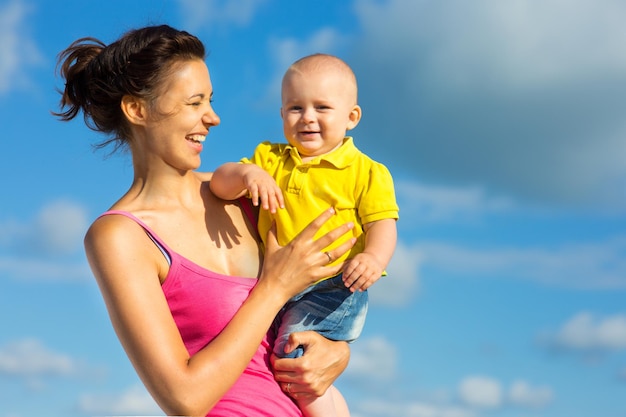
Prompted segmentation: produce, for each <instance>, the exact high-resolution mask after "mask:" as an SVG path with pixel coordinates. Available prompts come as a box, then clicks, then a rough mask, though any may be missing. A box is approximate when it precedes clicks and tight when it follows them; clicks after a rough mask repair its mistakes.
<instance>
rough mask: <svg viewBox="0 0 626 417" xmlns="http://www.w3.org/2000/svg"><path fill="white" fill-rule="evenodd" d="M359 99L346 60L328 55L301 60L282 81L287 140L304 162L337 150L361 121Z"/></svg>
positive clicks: (283, 115) (283, 113) (284, 129)
mask: <svg viewBox="0 0 626 417" xmlns="http://www.w3.org/2000/svg"><path fill="white" fill-rule="evenodd" d="M356 99H357V88H356V81H355V79H354V75H353V74H352V71H351V70H350V68H349V67H348V66H347V65H346V64H345V63H343V61H341V60H339V59H338V58H335V57H331V56H326V55H319V56H311V57H307V58H305V59H304V60H301V61H298V62H297V63H296V64H294V65H292V66H291V67H290V68H289V70H287V73H286V74H285V77H284V78H283V84H282V107H281V116H282V118H283V132H284V135H285V139H287V141H288V142H289V144H290V145H292V146H294V147H295V148H297V149H298V152H299V153H300V155H301V157H302V159H303V160H304V161H306V160H309V159H312V158H314V157H316V156H319V155H323V154H326V153H328V152H331V151H333V150H335V149H337V148H338V147H339V146H341V144H342V142H343V138H344V137H345V136H346V131H348V130H350V129H352V128H354V127H355V126H356V125H357V124H358V122H359V120H360V118H361V108H360V107H359V106H358V105H357V104H356Z"/></svg>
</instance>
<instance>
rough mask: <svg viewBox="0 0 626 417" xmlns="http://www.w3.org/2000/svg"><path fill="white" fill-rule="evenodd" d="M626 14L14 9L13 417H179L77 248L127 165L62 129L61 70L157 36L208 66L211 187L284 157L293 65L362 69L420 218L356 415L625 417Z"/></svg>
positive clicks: (121, 6) (6, 265)
mask: <svg viewBox="0 0 626 417" xmlns="http://www.w3.org/2000/svg"><path fill="white" fill-rule="evenodd" d="M624 17H626V2H624V1H622V0H571V1H567V2H564V1H562V0H505V1H503V0H475V1H465V0H445V1H436V0H386V1H383V0H353V1H343V2H339V1H330V0H323V1H311V2H297V1H278V0H231V1H228V2H226V1H202V2H201V1H192V0H179V1H165V0H155V1H147V0H144V1H141V0H137V1H134V2H127V1H123V2H122V1H117V0H116V1H107V2H88V1H76V0H72V1H64V2H57V1H51V0H50V1H46V0H9V1H6V0H0V114H1V120H2V133H1V135H2V145H3V150H2V153H1V154H0V162H1V163H0V184H1V185H2V190H3V193H2V194H3V197H2V203H0V282H1V284H2V290H0V316H1V317H2V319H1V321H0V323H1V324H0V417H27V416H51V417H54V416H75V417H84V416H103V415H160V414H162V413H160V412H159V410H158V409H157V408H156V406H155V405H154V403H153V402H152V400H151V399H150V397H149V396H148V395H147V394H146V392H145V390H144V389H143V388H142V386H141V383H140V382H139V380H138V378H137V377H136V376H135V373H134V371H133V369H132V367H131V366H130V364H129V362H128V360H127V359H126V356H125V355H124V352H123V351H122V349H121V348H120V346H119V342H118V341H117V339H116V337H115V335H114V333H113V331H112V329H111V326H110V324H109V321H108V317H107V315H106V311H105V309H104V306H103V302H102V300H101V298H100V295H99V293H98V290H97V288H96V285H95V282H94V280H93V278H92V276H91V273H90V271H89V268H88V266H87V264H86V261H85V257H84V254H83V250H82V236H83V234H84V232H85V230H86V228H87V226H88V224H89V223H90V222H91V221H92V220H93V219H94V218H95V217H96V216H97V215H98V214H99V213H101V212H103V211H104V210H106V209H107V208H108V206H109V205H110V204H112V203H113V202H114V201H115V199H116V198H117V197H119V196H120V195H121V194H122V193H123V192H124V191H125V190H126V187H128V185H129V184H130V179H131V176H132V171H131V166H130V162H129V159H128V155H125V154H117V155H113V156H110V157H107V154H106V152H98V153H94V151H93V150H92V147H91V145H92V144H93V143H95V142H96V141H98V140H99V139H101V137H99V136H98V135H97V134H96V133H94V132H92V131H90V130H88V129H87V128H85V127H84V126H83V124H82V121H81V120H76V121H74V122H71V123H61V122H59V121H57V120H55V119H54V118H53V117H51V115H50V111H51V110H56V109H57V103H58V94H57V93H56V92H55V89H56V88H58V87H60V80H59V79H58V78H57V77H55V72H54V70H55V57H56V55H57V53H58V52H60V51H61V50H62V49H63V48H65V47H66V46H67V45H69V43H70V42H72V41H73V40H75V39H76V38H79V37H83V36H94V37H97V38H100V39H102V40H103V41H105V42H111V41H113V40H115V39H116V38H117V37H118V36H119V35H120V34H121V33H122V32H124V31H126V30H128V29H130V28H134V27H137V26H143V25H146V24H157V23H158V24H160V23H168V24H171V25H173V26H175V27H178V28H181V29H186V30H189V31H191V32H192V33H194V34H196V35H197V36H199V37H200V38H201V39H202V40H203V41H204V42H205V44H206V45H207V47H208V49H209V50H210V56H209V58H208V60H207V62H208V65H209V69H210V71H211V75H212V79H213V83H214V87H215V102H214V106H215V108H216V111H217V112H218V114H219V115H220V116H221V119H222V124H221V125H220V126H219V127H218V128H215V129H213V130H211V135H210V136H209V138H208V139H207V142H206V143H205V150H204V154H203V164H202V169H203V170H212V169H214V167H215V166H217V165H218V164H220V163H221V162H224V161H227V160H238V159H239V158H240V157H242V156H248V155H250V153H251V151H252V149H253V147H254V145H255V144H256V143H257V142H258V141H260V140H280V139H281V132H282V128H281V122H280V118H279V110H278V108H279V100H278V98H279V89H278V87H279V84H278V83H279V80H280V77H281V75H282V72H283V71H284V70H285V68H286V66H287V65H288V64H289V63H290V62H292V61H293V60H295V59H296V58H299V57H301V56H303V55H306V54H309V53H312V52H328V53H333V54H336V55H339V56H340V57H342V58H344V59H345V60H346V61H347V62H348V63H349V64H350V65H351V66H352V67H353V68H354V70H355V72H356V74H357V77H358V80H359V86H360V104H361V106H362V108H363V119H362V121H361V124H360V125H359V126H358V127H357V129H355V130H354V131H353V134H354V136H355V141H356V144H357V145H358V146H359V147H360V148H361V149H362V150H363V151H365V152H366V153H368V154H369V155H370V156H372V157H373V158H375V159H377V160H379V161H381V162H383V163H385V164H386V165H387V166H388V167H389V169H390V170H391V172H392V174H393V175H394V177H395V180H396V188H397V196H398V201H399V204H400V209H401V212H400V216H401V218H400V221H399V223H398V228H399V244H398V248H397V251H396V254H395V256H394V258H393V260H392V263H391V265H390V266H389V268H388V270H389V276H388V277H386V278H384V279H383V280H381V281H379V283H377V284H376V286H375V287H373V288H372V290H371V307H370V313H369V316H368V321H367V324H366V329H365V331H364V334H363V336H362V338H361V339H360V340H359V341H357V342H356V343H355V344H354V345H353V346H352V352H353V353H352V360H351V363H350V366H349V368H348V369H347V370H346V372H345V373H344V375H342V377H341V378H340V379H339V381H338V386H339V388H340V389H341V390H342V392H343V393H344V394H345V396H346V397H347V399H348V402H349V404H350V406H351V409H352V415H353V416H354V417H388V416H400V417H590V416H598V417H618V416H620V417H623V416H624V415H626V400H625V398H626V303H625V300H626V159H625V156H626V117H625V113H624V109H626V48H625V47H624V45H626V25H624Z"/></svg>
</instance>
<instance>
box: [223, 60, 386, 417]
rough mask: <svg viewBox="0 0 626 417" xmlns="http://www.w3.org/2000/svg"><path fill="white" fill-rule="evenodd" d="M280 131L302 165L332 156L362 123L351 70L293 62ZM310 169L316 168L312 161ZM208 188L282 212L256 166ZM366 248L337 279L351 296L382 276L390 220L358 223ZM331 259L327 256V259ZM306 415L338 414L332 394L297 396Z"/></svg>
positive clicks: (330, 63) (227, 167)
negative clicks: (341, 281)
mask: <svg viewBox="0 0 626 417" xmlns="http://www.w3.org/2000/svg"><path fill="white" fill-rule="evenodd" d="M280 114H281V117H282V120H283V133H284V137H285V139H286V140H287V142H288V143H289V144H290V145H291V146H293V147H294V148H296V149H297V150H298V154H299V156H300V158H301V159H302V162H304V163H307V162H312V161H313V160H314V159H316V158H318V157H320V156H322V155H327V154H329V153H331V152H332V151H334V150H336V149H338V148H339V147H340V146H341V145H342V144H343V142H344V138H345V137H346V133H347V131H349V130H351V129H353V128H355V127H356V126H357V124H358V123H359V121H360V120H361V108H360V107H359V105H358V104H357V85H356V79H355V77H354V74H353V72H352V70H351V69H350V68H349V67H348V66H347V65H345V64H344V63H343V61H341V60H338V59H335V58H334V57H330V56H326V55H314V56H310V57H307V58H305V59H303V60H300V61H298V62H296V63H295V64H294V65H292V66H291V67H290V68H289V69H288V70H287V72H286V74H285V76H284V77H283V82H282V107H281V109H280ZM311 169H316V168H315V162H312V167H311ZM211 189H212V190H213V191H214V192H215V193H216V194H217V195H219V196H221V197H222V198H226V199H234V198H237V197H240V196H242V195H245V194H249V195H250V197H251V199H252V202H253V203H254V204H255V205H258V204H260V205H261V207H262V208H263V209H265V210H269V211H270V212H275V211H276V210H278V209H281V208H284V198H283V194H282V190H281V189H280V188H279V186H278V184H277V182H276V180H275V179H274V178H273V177H272V176H271V175H270V174H269V173H267V172H266V171H264V170H263V169H262V168H261V167H259V166H258V165H255V164H239V163H227V164H223V165H221V166H220V167H219V168H217V169H216V171H215V173H214V180H213V181H212V185H211ZM363 229H364V231H365V247H364V250H363V251H361V252H360V253H357V254H356V255H354V256H353V257H352V258H350V259H348V260H347V261H346V262H345V263H344V267H343V268H342V279H343V282H344V284H345V286H346V287H347V288H349V289H350V291H352V292H356V291H365V290H367V289H368V288H369V287H370V286H371V285H373V284H374V283H375V282H376V281H377V280H378V279H379V278H380V277H381V276H382V274H383V272H384V269H385V268H386V266H387V264H388V263H389V261H390V259H391V256H392V255H393V251H394V249H395V242H396V239H397V231H396V221H395V219H391V218H390V219H383V220H379V221H375V222H370V223H366V224H363ZM333 259H336V258H333V257H332V256H331V255H329V259H328V260H329V261H330V262H332V260H333ZM297 403H298V405H299V406H300V408H301V409H302V411H303V413H304V415H305V416H306V417H319V416H324V417H329V416H337V415H340V414H338V413H337V408H336V405H335V404H334V400H333V398H332V395H326V396H323V397H321V398H298V399H297Z"/></svg>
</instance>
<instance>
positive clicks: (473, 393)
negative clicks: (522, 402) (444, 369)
mask: <svg viewBox="0 0 626 417" xmlns="http://www.w3.org/2000/svg"><path fill="white" fill-rule="evenodd" d="M459 397H460V398H461V400H462V401H463V402H464V403H465V404H468V405H470V406H472V407H478V408H497V407H499V406H501V405H502V401H503V393H502V385H501V384H500V382H499V381H497V380H495V379H493V378H490V377H485V376H468V377H466V378H465V379H463V380H462V381H461V383H460V384H459Z"/></svg>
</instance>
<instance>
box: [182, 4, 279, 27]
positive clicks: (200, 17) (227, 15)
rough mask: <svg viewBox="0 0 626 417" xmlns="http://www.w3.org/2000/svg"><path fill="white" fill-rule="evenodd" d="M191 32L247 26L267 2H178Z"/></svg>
mask: <svg viewBox="0 0 626 417" xmlns="http://www.w3.org/2000/svg"><path fill="white" fill-rule="evenodd" d="M178 2H179V3H180V6H181V9H182V14H183V16H184V18H185V21H186V26H187V27H188V28H189V30H191V31H192V32H193V31H196V30H198V29H200V28H202V27H207V26H209V27H216V26H218V27H220V28H222V29H223V28H226V27H228V26H229V25H231V24H234V25H236V26H246V25H247V24H248V23H250V21H251V20H252V19H253V18H254V16H255V15H256V12H257V11H258V10H259V8H260V7H261V6H263V4H264V3H266V2H267V0H229V1H226V0H222V1H203V2H196V1H193V0H178Z"/></svg>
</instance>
